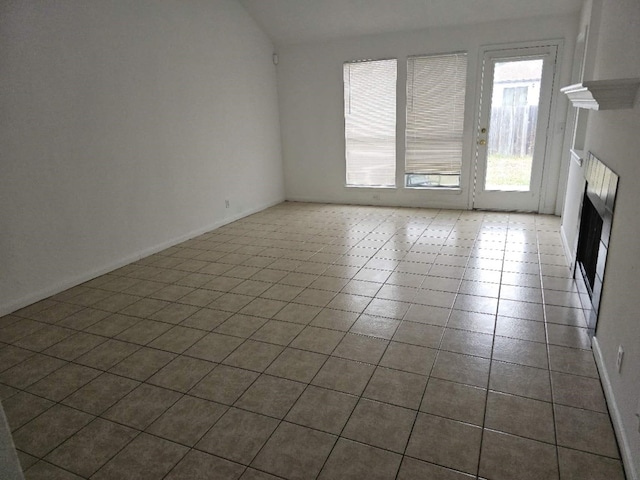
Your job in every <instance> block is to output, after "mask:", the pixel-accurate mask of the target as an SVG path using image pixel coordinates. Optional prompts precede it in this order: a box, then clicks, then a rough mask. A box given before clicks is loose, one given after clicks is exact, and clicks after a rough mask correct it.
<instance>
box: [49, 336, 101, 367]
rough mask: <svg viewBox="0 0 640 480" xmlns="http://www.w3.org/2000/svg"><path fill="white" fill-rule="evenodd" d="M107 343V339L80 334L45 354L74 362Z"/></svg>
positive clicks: (51, 348)
mask: <svg viewBox="0 0 640 480" xmlns="http://www.w3.org/2000/svg"><path fill="white" fill-rule="evenodd" d="M106 341H107V339H106V338H104V337H100V336H98V335H92V334H90V333H84V332H78V333H76V334H74V335H71V336H70V337H67V338H65V339H64V340H62V341H61V342H58V343H56V344H55V345H52V346H51V347H49V348H47V349H46V350H44V351H43V353H44V354H45V355H51V356H52V357H56V358H61V359H63V360H68V361H73V360H75V359H76V358H78V357H79V356H81V355H84V354H85V353H87V352H88V351H90V350H92V349H94V348H95V347H97V346H98V345H100V344H101V343H104V342H106Z"/></svg>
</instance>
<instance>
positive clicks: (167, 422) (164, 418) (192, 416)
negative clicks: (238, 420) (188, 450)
mask: <svg viewBox="0 0 640 480" xmlns="http://www.w3.org/2000/svg"><path fill="white" fill-rule="evenodd" d="M226 410H227V407H226V406H224V405H221V404H219V403H215V402H210V401H208V400H202V399H199V398H195V397H190V396H187V395H185V396H184V397H182V398H181V399H180V400H178V401H177V402H176V403H175V404H173V405H172V406H171V407H170V408H169V409H168V410H167V411H166V412H164V413H163V414H162V415H161V416H160V417H159V418H158V419H157V420H156V421H155V422H153V423H152V424H151V425H150V426H149V427H148V428H147V429H146V431H147V432H148V433H151V434H153V435H157V436H159V437H162V438H166V439H167V440H171V441H173V442H176V443H180V444H183V445H187V446H190V447H192V446H194V445H195V444H196V443H197V442H198V441H199V440H200V438H202V436H203V435H204V434H205V433H207V431H208V430H209V428H211V426H213V424H214V423H215V422H216V421H217V420H218V419H219V418H220V417H221V416H222V415H223V414H224V413H225V412H226Z"/></svg>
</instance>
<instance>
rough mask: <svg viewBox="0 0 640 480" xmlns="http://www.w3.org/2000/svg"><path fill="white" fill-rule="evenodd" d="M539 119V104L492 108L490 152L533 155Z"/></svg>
mask: <svg viewBox="0 0 640 480" xmlns="http://www.w3.org/2000/svg"><path fill="white" fill-rule="evenodd" d="M537 120H538V106H537V105H521V106H515V107H513V106H508V107H494V108H492V109H491V125H490V126H489V154H490V155H492V154H493V155H496V154H497V155H504V156H516V157H524V156H528V155H532V154H533V146H534V143H535V136H536V123H537Z"/></svg>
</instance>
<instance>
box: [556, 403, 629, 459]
mask: <svg viewBox="0 0 640 480" xmlns="http://www.w3.org/2000/svg"><path fill="white" fill-rule="evenodd" d="M555 419H556V431H557V436H558V445H560V446H563V447H569V448H573V449H576V450H582V451H585V452H589V453H595V454H597V455H605V456H607V457H611V458H620V453H619V452H618V444H617V442H616V438H615V435H614V433H613V427H612V425H611V420H610V418H609V416H608V415H607V414H604V413H599V412H592V411H590V410H582V409H579V408H573V407H565V406H563V405H556V406H555Z"/></svg>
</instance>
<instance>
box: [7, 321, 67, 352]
mask: <svg viewBox="0 0 640 480" xmlns="http://www.w3.org/2000/svg"><path fill="white" fill-rule="evenodd" d="M73 333H75V332H74V331H73V330H71V329H68V328H63V327H58V326H56V325H45V326H44V327H43V328H40V329H38V330H37V331H35V332H34V333H31V334H29V335H27V336H26V337H22V338H21V339H20V340H18V341H16V342H14V343H13V344H14V345H15V346H16V347H19V348H25V349H27V350H31V351H34V352H41V351H43V350H45V349H47V348H49V347H51V346H53V345H55V344H56V343H58V342H60V341H62V340H64V339H65V338H67V337H69V336H71V335H72V334H73Z"/></svg>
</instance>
